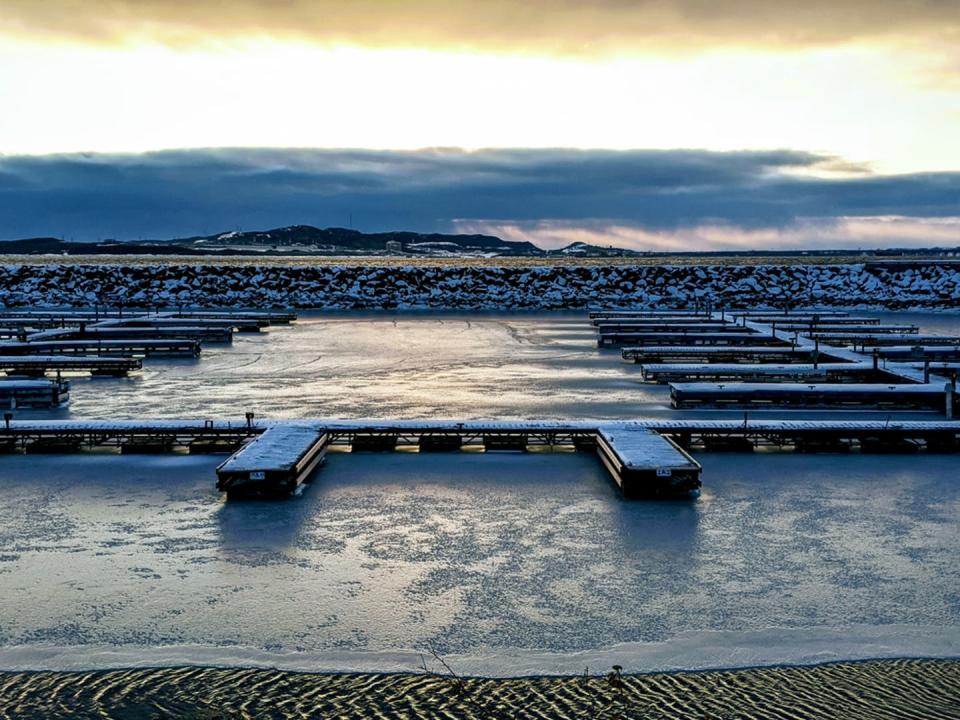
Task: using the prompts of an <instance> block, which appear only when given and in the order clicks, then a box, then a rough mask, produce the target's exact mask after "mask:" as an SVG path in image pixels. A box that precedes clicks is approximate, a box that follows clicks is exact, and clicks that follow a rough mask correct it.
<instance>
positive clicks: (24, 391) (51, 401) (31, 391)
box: [0, 380, 70, 409]
mask: <svg viewBox="0 0 960 720" xmlns="http://www.w3.org/2000/svg"><path fill="white" fill-rule="evenodd" d="M69 401H70V383H69V382H68V381H66V380H0V406H2V407H5V408H10V409H16V408H51V407H60V406H61V405H65V404H66V403H68V402H69Z"/></svg>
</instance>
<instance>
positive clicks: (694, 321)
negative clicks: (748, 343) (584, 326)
mask: <svg viewBox="0 0 960 720" xmlns="http://www.w3.org/2000/svg"><path fill="white" fill-rule="evenodd" d="M590 322H591V323H592V324H593V326H594V327H631V326H640V327H654V328H661V327H669V326H671V325H679V326H680V327H684V328H685V327H690V326H697V325H700V326H704V327H724V326H727V325H733V323H732V322H729V321H726V320H714V319H713V318H710V317H707V316H704V315H697V316H688V317H682V316H666V315H664V316H661V317H655V318H652V317H638V318H597V319H595V320H591V321H590Z"/></svg>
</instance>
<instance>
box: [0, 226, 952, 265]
mask: <svg viewBox="0 0 960 720" xmlns="http://www.w3.org/2000/svg"><path fill="white" fill-rule="evenodd" d="M0 254H3V255H246V256H250V255H303V256H362V255H380V256H390V255H396V256H415V257H452V258H456V257H474V258H476V257H480V258H483V257H487V258H495V257H534V258H536V257H543V258H553V257H568V258H576V257H583V258H616V257H644V258H651V257H653V258H667V259H669V258H683V257H691V256H696V257H702V256H713V257H718V258H723V257H732V258H735V257H770V258H777V257H786V256H791V257H796V256H810V257H831V256H844V257H852V256H858V255H861V256H863V257H865V258H868V257H870V258H888V257H920V256H925V257H930V256H940V257H943V256H946V257H960V248H909V249H903V248H888V249H883V250H863V251H860V250H739V251H729V252H724V251H720V252H702V251H690V252H662V251H658V252H645V251H637V250H628V249H625V248H617V247H610V246H606V247H604V246H600V245H591V244H589V243H583V242H575V243H571V244H569V245H567V246H566V247H563V248H559V249H556V250H544V249H542V248H540V247H537V246H536V245H534V244H533V243H530V242H526V241H515V240H504V239H502V238H498V237H496V236H494V235H456V234H443V233H416V232H383V233H363V232H360V231H358V230H349V229H347V228H317V227H313V226H311V225H291V226H289V227H283V228H275V229H273V230H251V231H244V232H240V231H231V232H222V233H217V234H216V235H198V236H194V237H186V238H174V239H170V240H129V241H118V240H104V241H100V242H66V241H64V240H61V239H59V238H52V237H39V238H24V239H22V240H7V241H0Z"/></svg>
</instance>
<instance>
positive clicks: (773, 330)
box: [770, 320, 777, 338]
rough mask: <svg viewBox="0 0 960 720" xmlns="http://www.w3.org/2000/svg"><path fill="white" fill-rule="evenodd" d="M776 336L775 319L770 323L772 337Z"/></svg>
mask: <svg viewBox="0 0 960 720" xmlns="http://www.w3.org/2000/svg"><path fill="white" fill-rule="evenodd" d="M776 336H777V321H776V320H774V321H773V322H772V323H770V337H774V338H775V337H776Z"/></svg>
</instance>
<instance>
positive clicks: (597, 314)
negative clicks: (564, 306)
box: [588, 310, 710, 320]
mask: <svg viewBox="0 0 960 720" xmlns="http://www.w3.org/2000/svg"><path fill="white" fill-rule="evenodd" d="M588 317H589V318H590V319H591V320H601V319H610V318H661V317H688V318H698V317H699V318H707V319H709V318H710V313H708V312H704V311H700V310H593V311H591V312H590V314H589V315H588Z"/></svg>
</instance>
